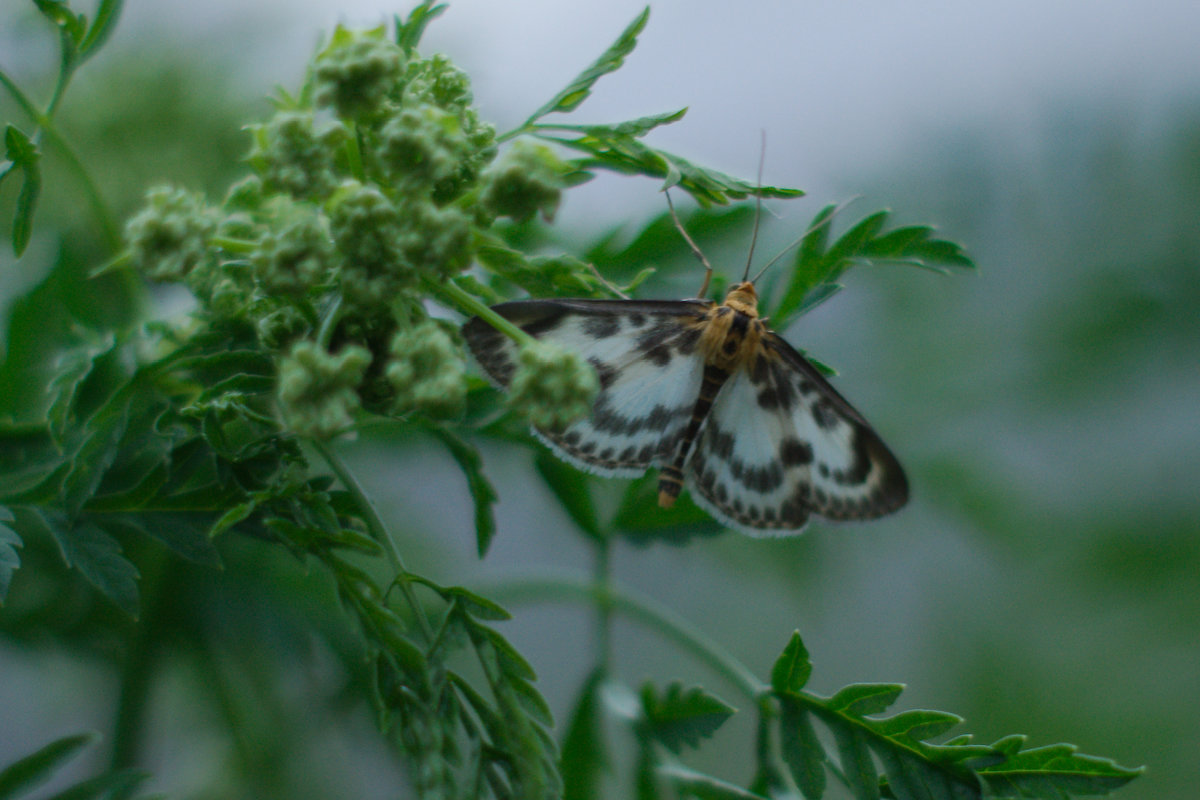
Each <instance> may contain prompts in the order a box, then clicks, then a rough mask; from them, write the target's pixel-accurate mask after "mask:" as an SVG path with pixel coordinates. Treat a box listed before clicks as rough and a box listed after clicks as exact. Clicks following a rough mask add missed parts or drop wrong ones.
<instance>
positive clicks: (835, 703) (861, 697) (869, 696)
mask: <svg viewBox="0 0 1200 800" xmlns="http://www.w3.org/2000/svg"><path fill="white" fill-rule="evenodd" d="M903 691H904V684H902V683H852V684H850V685H849V686H843V687H842V688H841V689H839V690H838V691H837V693H836V694H834V696H833V697H831V698H829V702H828V705H829V708H831V709H833V710H834V711H840V712H841V713H843V714H846V715H847V716H851V717H862V716H866V715H867V714H880V713H882V712H883V711H885V710H886V709H887V708H888V707H889V706H891V704H892V703H894V702H896V698H898V697H899V696H900V694H901V692H903Z"/></svg>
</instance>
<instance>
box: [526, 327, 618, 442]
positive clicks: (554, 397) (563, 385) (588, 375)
mask: <svg viewBox="0 0 1200 800" xmlns="http://www.w3.org/2000/svg"><path fill="white" fill-rule="evenodd" d="M517 361H518V363H517V371H516V373H515V374H514V375H513V379H512V383H511V384H510V385H509V394H508V404H509V407H510V408H512V409H513V410H514V411H516V412H517V413H519V414H521V415H523V416H525V417H526V418H528V419H529V421H530V422H531V423H533V425H534V426H535V427H537V428H542V429H544V430H548V431H559V430H562V429H563V428H565V427H566V426H567V425H569V424H571V423H572V422H574V421H575V420H577V419H579V418H580V417H583V416H585V415H586V414H587V413H588V412H589V411H591V410H592V403H593V401H594V400H595V399H596V393H597V392H598V391H600V383H599V381H598V380H597V379H596V371H595V370H594V369H592V367H591V365H590V364H588V363H587V362H586V361H584V360H583V359H582V358H580V356H579V354H578V353H575V352H572V351H570V350H564V349H563V348H561V347H559V346H558V345H555V344H551V343H549V342H540V341H537V340H533V341H531V342H529V343H527V344H525V345H523V346H522V347H521V350H520V353H519V354H518V359H517Z"/></svg>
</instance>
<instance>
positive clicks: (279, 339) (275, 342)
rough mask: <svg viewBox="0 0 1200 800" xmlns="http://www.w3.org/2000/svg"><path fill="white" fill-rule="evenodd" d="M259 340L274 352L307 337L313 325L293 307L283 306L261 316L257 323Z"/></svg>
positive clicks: (258, 317)
mask: <svg viewBox="0 0 1200 800" xmlns="http://www.w3.org/2000/svg"><path fill="white" fill-rule="evenodd" d="M255 328H256V329H257V330H258V340H259V341H260V342H262V343H263V345H264V346H266V347H269V348H270V349H272V350H281V349H283V347H284V346H285V345H287V344H290V343H291V342H294V341H296V340H297V339H299V338H300V337H302V336H306V335H307V334H308V333H309V332H310V331H311V330H312V325H310V324H309V321H308V320H307V319H306V318H305V316H304V314H302V313H300V309H298V308H296V307H295V306H293V305H290V304H288V305H282V306H279V307H278V308H276V309H275V310H274V311H270V312H266V313H262V314H259V315H258V316H257V318H256V321H255Z"/></svg>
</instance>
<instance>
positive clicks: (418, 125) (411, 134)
mask: <svg viewBox="0 0 1200 800" xmlns="http://www.w3.org/2000/svg"><path fill="white" fill-rule="evenodd" d="M456 139H461V134H460V131H459V125H458V118H457V117H456V116H454V115H453V114H447V113H446V112H444V111H440V110H438V109H437V108H434V107H433V106H424V107H422V108H420V109H413V110H408V111H403V112H401V113H400V114H398V115H396V116H394V117H392V118H391V119H390V120H388V121H387V123H386V124H385V125H384V126H383V128H382V129H380V131H379V148H378V155H379V161H380V164H381V165H382V166H383V170H384V173H385V174H386V175H387V177H388V178H389V179H390V180H391V181H393V183H395V184H397V185H399V186H401V187H403V189H404V190H406V191H413V190H418V191H420V190H424V189H428V190H432V188H433V186H434V185H436V184H438V183H442V182H445V181H448V180H450V179H451V178H452V177H454V176H455V174H456V173H457V172H458V169H459V163H458V161H459V159H458V152H457V150H458V149H459V146H458V142H457V141H455V140H456Z"/></svg>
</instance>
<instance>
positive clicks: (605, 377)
mask: <svg viewBox="0 0 1200 800" xmlns="http://www.w3.org/2000/svg"><path fill="white" fill-rule="evenodd" d="M703 308H704V306H703V305H700V306H699V309H700V310H699V311H697V310H696V309H697V305H696V304H693V303H691V302H688V301H677V302H662V303H636V302H631V303H627V304H625V303H620V302H617V301H600V303H596V302H595V301H592V302H585V301H524V302H517V303H506V304H504V305H501V306H497V307H496V310H497V311H499V312H500V313H501V314H502V315H503V316H505V317H506V318H509V319H511V320H512V321H513V322H515V323H516V324H517V325H519V326H520V327H522V328H523V329H525V330H526V331H527V332H529V333H530V334H531V335H533V336H534V337H536V338H538V339H543V340H547V341H552V342H554V343H555V344H558V345H561V346H562V347H564V348H567V349H569V350H573V351H575V352H577V353H578V354H579V355H581V356H582V357H583V358H585V359H587V361H588V362H589V363H591V365H592V366H593V367H594V368H595V369H596V374H597V376H598V377H599V379H600V387H601V388H600V392H599V394H598V395H597V397H596V402H595V405H594V406H593V409H592V414H591V416H589V417H585V418H584V419H581V420H578V421H577V422H575V423H573V424H571V425H570V426H568V427H567V428H566V429H565V430H563V431H559V432H554V433H551V432H548V431H540V430H535V433H536V434H537V436H538V438H540V439H541V440H542V441H544V442H545V443H546V444H547V445H548V446H549V447H550V448H551V449H552V450H554V452H555V454H556V455H558V456H559V457H561V458H563V459H564V460H565V461H568V462H569V463H571V464H574V465H575V466H577V467H580V468H581V469H584V470H587V471H589V472H593V473H596V474H599V475H607V476H615V477H635V476H639V475H641V474H643V473H644V472H645V471H646V468H647V467H650V466H656V465H661V464H662V463H664V462H666V461H667V460H669V459H670V457H671V455H672V454H673V453H674V451H675V449H676V447H677V445H678V443H679V439H680V437H681V436H682V433H683V429H684V427H685V426H686V425H687V422H688V419H689V418H690V416H691V412H692V408H693V406H694V405H695V403H696V395H697V393H698V392H699V390H700V379H701V375H702V373H703V371H704V359H703V357H702V356H700V355H699V354H698V353H697V352H695V346H696V340H697V339H698V338H699V330H698V329H697V328H696V327H695V325H694V324H693V325H691V326H689V324H688V323H689V322H693V323H694V321H695V319H696V318H697V317H700V316H702V314H703ZM477 322H478V323H479V324H478V325H476V324H475V323H477ZM463 330H464V333H465V334H466V337H467V341H468V343H469V344H470V346H471V350H472V352H473V353H474V354H475V357H476V359H477V360H478V361H479V362H480V364H481V366H482V367H483V368H484V370H485V371H486V372H487V373H488V374H489V375H491V377H492V378H493V379H495V380H496V381H497V382H498V383H500V384H502V385H506V384H507V383H508V382H509V380H511V378H512V373H513V370H514V369H515V361H516V354H517V346H516V344H515V343H514V342H513V341H512V340H511V339H509V338H508V337H507V336H504V335H503V334H499V333H498V332H496V331H495V330H494V329H492V328H491V327H490V326H488V325H486V324H485V323H482V322H481V321H479V320H472V321H471V322H469V323H467V326H465V327H464V329H463Z"/></svg>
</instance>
